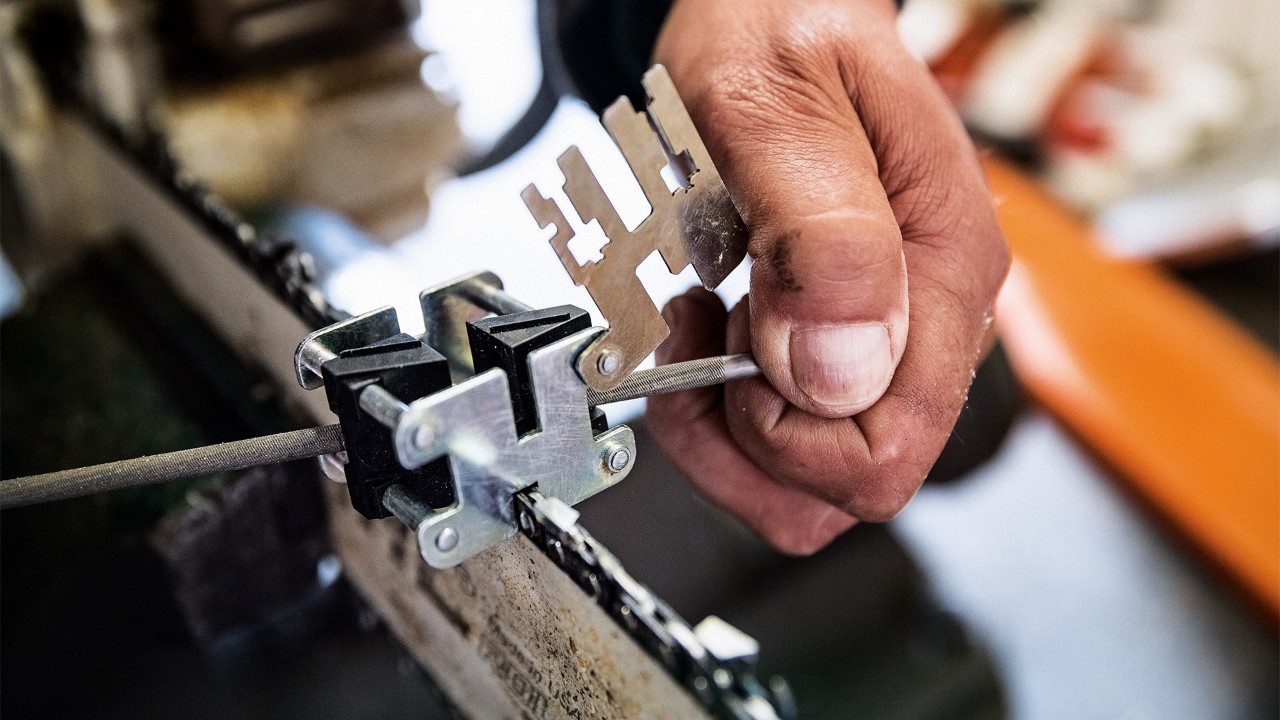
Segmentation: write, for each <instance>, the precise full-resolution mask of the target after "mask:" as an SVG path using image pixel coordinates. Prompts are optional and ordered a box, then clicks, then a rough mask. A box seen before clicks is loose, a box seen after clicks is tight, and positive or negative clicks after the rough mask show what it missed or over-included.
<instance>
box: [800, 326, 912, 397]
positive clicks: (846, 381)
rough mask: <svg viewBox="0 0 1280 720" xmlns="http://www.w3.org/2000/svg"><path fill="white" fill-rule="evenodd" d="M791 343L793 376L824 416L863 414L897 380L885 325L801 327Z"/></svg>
mask: <svg viewBox="0 0 1280 720" xmlns="http://www.w3.org/2000/svg"><path fill="white" fill-rule="evenodd" d="M788 346H789V352H790V360H791V376H792V379H793V380H794V381H795V384H796V387H797V388H798V389H799V390H800V392H802V393H804V394H805V396H806V397H807V398H808V400H809V404H810V406H811V408H810V409H811V410H812V411H813V412H814V413H815V414H818V415H823V416H826V417H848V416H850V415H855V414H857V413H860V412H862V411H863V410H866V409H867V408H869V407H871V406H872V405H873V404H875V402H876V401H877V400H879V399H880V397H881V396H882V395H884V393H885V390H887V389H888V388H889V381H890V380H892V379H893V371H894V367H895V365H896V363H895V362H894V357H893V348H892V343H891V342H890V339H889V329H888V327H887V326H886V325H885V324H884V323H877V322H870V323H854V324H850V325H820V326H816V327H801V328H795V329H793V330H792V331H791V338H790V340H789V343H788Z"/></svg>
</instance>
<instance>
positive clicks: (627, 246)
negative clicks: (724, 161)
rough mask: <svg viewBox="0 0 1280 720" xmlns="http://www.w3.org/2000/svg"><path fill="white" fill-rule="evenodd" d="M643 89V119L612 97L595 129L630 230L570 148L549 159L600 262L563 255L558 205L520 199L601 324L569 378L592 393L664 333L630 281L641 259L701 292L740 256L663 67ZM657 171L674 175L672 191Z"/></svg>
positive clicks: (740, 236)
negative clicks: (626, 169)
mask: <svg viewBox="0 0 1280 720" xmlns="http://www.w3.org/2000/svg"><path fill="white" fill-rule="evenodd" d="M644 87H645V89H646V91H647V92H648V95H649V102H648V104H647V106H646V109H645V111H644V112H637V111H636V110H635V109H634V108H632V106H631V103H630V102H629V101H628V100H627V99H626V98H618V100H617V101H615V102H614V103H613V104H612V105H610V106H609V108H608V109H607V110H605V113H604V126H605V128H606V129H607V130H608V131H609V135H610V136H611V137H612V138H613V141H614V143H615V144H617V146H618V148H619V149H620V150H621V151H622V155H623V157H625V158H626V161H627V164H628V165H629V166H630V167H631V172H632V173H633V174H634V175H635V178H636V181H637V182H638V183H639V184H640V188H641V189H642V190H643V191H644V194H645V197H646V198H647V199H648V201H649V205H650V208H651V212H650V213H649V216H648V217H647V218H645V220H644V221H643V222H641V223H640V225H638V226H637V227H636V229H635V230H627V227H626V225H625V224H624V223H623V222H622V218H621V217H619V216H618V212H617V210H616V209H615V208H614V207H613V205H612V204H611V203H610V202H609V198H608V196H607V195H605V192H604V190H603V188H601V186H600V182H599V180H597V179H596V176H595V175H594V174H593V173H592V172H591V168H590V167H588V166H587V163H586V160H585V159H583V157H582V153H581V152H580V151H579V150H578V148H577V146H573V147H570V148H569V149H568V150H566V151H565V152H564V154H562V155H561V156H560V159H559V165H560V168H561V170H562V171H563V172H564V177H565V183H564V190H565V194H566V195H568V197H569V200H570V202H571V203H572V204H573V207H574V209H575V210H576V211H577V213H578V217H579V218H580V219H581V220H582V222H584V223H589V222H591V221H592V220H598V221H599V223H600V227H601V228H602V229H603V230H604V234H605V236H606V237H607V238H608V242H607V243H605V245H604V248H603V250H602V251H603V253H604V257H603V258H602V259H600V260H597V261H591V262H588V263H586V264H585V265H583V264H580V263H579V262H578V260H577V259H576V258H575V257H574V256H573V253H572V252H571V251H570V250H569V241H570V240H572V239H573V236H574V232H573V229H572V228H571V227H570V226H569V223H568V222H567V221H566V219H565V215H564V212H563V211H562V210H561V208H560V206H559V205H557V204H556V203H555V201H553V200H551V199H549V198H547V197H544V196H543V195H542V194H541V193H540V192H538V189H537V188H536V187H534V186H533V185H529V186H528V187H526V188H525V189H524V192H523V193H522V194H521V197H522V198H524V202H525V205H527V206H528V208H529V212H531V213H532V214H533V217H534V219H535V220H537V221H538V225H539V226H540V227H543V228H546V227H548V226H551V225H554V226H555V228H556V230H555V234H554V235H553V236H552V237H551V246H552V248H554V249H555V252H556V254H557V255H558V256H559V258H560V262H561V263H562V264H563V265H564V267H565V269H566V270H567V271H568V272H569V275H570V277H572V278H573V282H574V283H575V284H577V285H582V286H584V287H586V289H587V291H588V292H589V293H591V298H592V299H593V300H595V303H596V306H597V307H599V308H600V312H601V313H602V314H603V315H604V316H605V318H606V319H607V320H608V321H609V329H608V330H607V331H606V332H605V333H604V334H603V335H602V336H601V337H600V338H599V339H597V340H596V341H595V342H594V343H593V344H592V345H591V346H590V347H588V348H587V349H586V351H585V352H583V353H582V355H581V356H580V357H579V359H578V371H579V372H580V373H581V374H582V377H583V378H584V379H585V380H586V383H587V385H589V386H591V388H592V389H593V390H597V391H605V390H610V389H612V388H613V387H614V386H616V385H617V384H618V383H620V382H622V380H623V379H624V378H626V377H627V376H628V375H629V374H630V373H631V371H632V370H634V369H635V368H636V366H638V365H639V364H640V363H641V361H643V360H644V359H645V358H646V357H648V355H649V353H651V352H653V350H654V349H655V348H657V347H658V345H659V344H661V343H662V341H663V340H664V339H665V338H666V337H667V335H668V334H669V333H670V329H669V328H668V327H667V324H666V322H665V321H663V319H662V315H661V314H659V312H658V308H657V307H656V306H655V305H654V304H653V301H652V300H651V299H649V295H648V293H647V292H646V291H645V289H644V286H643V285H642V284H641V283H640V279H639V278H638V277H637V276H636V268H637V267H639V266H640V264H641V263H642V262H644V260H645V258H647V257H649V255H651V254H652V253H653V252H654V251H655V250H657V251H658V253H660V254H661V255H662V259H663V260H664V261H665V262H666V264H667V269H668V270H670V271H671V272H672V273H673V274H678V273H680V272H681V271H683V270H684V269H685V268H686V267H688V266H689V264H691V263H692V264H693V267H694V270H695V271H696V272H697V273H698V278H699V279H700V280H702V284H703V285H704V286H706V287H707V288H708V289H714V288H715V287H716V286H717V285H719V284H720V282H721V281H722V280H724V278H725V277H726V276H727V275H728V274H729V273H730V272H732V271H733V269H734V268H735V267H737V266H738V264H739V263H740V262H741V261H742V259H743V257H745V255H746V240H747V233H746V226H745V224H744V223H743V221H742V217H741V216H740V215H739V214H738V211H737V209H736V208H734V206H733V201H732V200H731V199H730V198H729V193H728V191H727V190H726V189H725V186H724V181H723V180H721V178H720V173H719V172H718V171H717V170H716V167H715V164H714V163H712V162H711V157H710V156H709V155H708V154H707V149H706V147H705V146H704V145H703V144H702V139H701V138H700V137H699V136H698V131H697V129H696V128H694V126H693V120H692V119H691V118H690V117H689V113H688V111H686V110H685V107H684V104H683V103H682V102H681V101H680V96H679V95H678V94H677V93H676V90H675V86H674V85H673V84H672V82H671V77H670V76H669V75H668V74H667V71H666V69H665V68H664V67H662V66H661V65H655V66H654V67H653V68H651V69H650V70H649V71H648V72H647V73H645V76H644ZM664 168H670V169H671V170H673V171H674V173H675V176H676V180H677V184H678V187H677V188H675V190H674V191H673V190H672V189H671V188H670V187H668V185H667V181H666V179H665V178H663V175H662V171H663V169H664Z"/></svg>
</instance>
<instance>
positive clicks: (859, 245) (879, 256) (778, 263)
mask: <svg viewBox="0 0 1280 720" xmlns="http://www.w3.org/2000/svg"><path fill="white" fill-rule="evenodd" d="M797 57H798V58H799V59H797ZM825 57H827V55H826V54H823V53H813V54H812V55H811V56H809V55H804V54H798V55H792V56H791V60H790V61H789V62H790V65H789V66H788V67H786V68H784V69H781V70H779V69H777V68H776V67H774V66H773V65H771V63H770V62H769V61H763V62H759V63H757V64H755V65H753V66H751V67H750V68H749V69H747V70H743V71H740V72H736V73H732V74H731V75H729V76H727V77H729V80H726V79H725V78H726V76H720V77H719V78H717V79H716V81H715V82H706V81H705V80H704V81H702V82H699V81H698V79H696V78H693V77H691V78H690V81H689V82H688V83H686V84H685V85H678V86H679V87H682V90H683V88H684V87H690V88H691V90H692V97H691V98H690V103H689V105H690V112H691V114H692V116H693V118H694V120H695V122H698V124H699V126H700V127H703V128H706V129H707V130H709V131H712V132H708V133H706V135H705V137H706V141H707V145H708V150H709V152H710V153H711V154H712V157H713V158H714V159H715V161H716V165H717V167H718V168H719V170H720V173H721V175H722V176H723V177H724V178H725V182H726V185H727V186H728V187H729V189H730V192H731V193H732V194H733V197H734V200H735V203H736V204H737V206H738V208H739V209H740V210H741V211H742V214H743V217H744V219H745V220H746V222H747V227H748V229H749V231H750V244H749V246H748V251H749V253H750V254H751V256H752V258H753V259H754V261H755V262H754V265H753V266H752V270H751V338H752V350H753V352H754V353H755V357H756V361H757V362H758V363H759V365H760V367H761V369H762V370H763V371H764V374H765V375H766V376H767V377H768V379H769V381H770V382H771V383H772V384H773V386H774V387H775V388H776V389H777V390H778V391H779V392H780V393H781V394H782V395H783V396H784V397H786V398H787V400H789V401H790V402H791V403H793V404H795V405H797V406H799V407H800V408H801V409H803V410H806V411H808V412H810V413H813V414H817V415H822V416H825V417H846V416H849V415H853V414H856V413H859V412H861V411H863V410H865V409H866V408H868V407H870V406H871V405H872V404H874V403H875V402H876V401H877V400H879V398H880V397H881V396H882V395H883V394H884V392H885V390H886V389H887V388H888V386H889V382H890V380H892V378H893V373H894V370H895V368H896V367H897V365H898V361H899V360H900V359H901V357H902V353H903V350H904V348H905V347H906V339H907V321H908V313H907V275H906V263H905V259H904V256H903V245H902V235H901V232H900V230H899V226H898V222H897V220H896V219H895V217H894V213H893V209H892V208H891V207H890V204H889V200H888V198H887V196H886V194H885V190H884V188H883V186H882V185H881V182H880V179H879V173H878V165H877V161H876V157H875V154H874V153H873V151H872V149H871V144H870V142H869V140H868V138H867V134H866V132H865V130H864V129H863V125H862V122H861V121H860V119H859V117H858V113H857V112H856V110H855V107H854V104H853V102H852V101H851V100H850V98H849V95H848V94H847V91H846V88H845V86H844V83H843V82H842V81H841V79H840V77H841V76H840V73H839V71H838V69H837V68H835V67H830V68H828V67H826V66H825V65H824V62H825V61H824V60H823V58H825ZM809 58H812V59H809ZM784 70H785V72H783V71H784ZM676 80H677V82H679V81H680V78H676Z"/></svg>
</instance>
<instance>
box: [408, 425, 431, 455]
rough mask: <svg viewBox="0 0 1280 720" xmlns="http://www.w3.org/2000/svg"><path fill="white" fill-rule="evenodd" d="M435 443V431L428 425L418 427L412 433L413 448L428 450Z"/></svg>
mask: <svg viewBox="0 0 1280 720" xmlns="http://www.w3.org/2000/svg"><path fill="white" fill-rule="evenodd" d="M435 441H436V430H435V428H433V427H431V426H430V425H419V426H418V429H417V430H415V431H414V432H413V446H414V447H415V448H417V449H419V450H428V449H430V448H431V446H432V444H434V443H435Z"/></svg>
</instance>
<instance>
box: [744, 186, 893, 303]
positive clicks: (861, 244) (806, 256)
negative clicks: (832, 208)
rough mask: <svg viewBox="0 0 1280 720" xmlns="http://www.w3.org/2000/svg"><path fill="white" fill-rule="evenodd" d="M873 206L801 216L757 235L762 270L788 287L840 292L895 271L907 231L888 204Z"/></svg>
mask: <svg viewBox="0 0 1280 720" xmlns="http://www.w3.org/2000/svg"><path fill="white" fill-rule="evenodd" d="M875 202H876V201H874V200H873V201H872V203H875ZM880 203H881V204H882V203H883V201H880ZM871 207H872V209H871V210H859V209H856V208H849V209H847V210H843V211H841V212H839V213H831V214H826V215H823V216H821V217H810V218H798V219H797V220H795V221H793V223H791V225H790V226H789V227H785V228H780V229H778V230H776V231H774V232H771V233H768V234H767V235H766V234H760V235H759V236H757V237H755V238H753V239H752V243H753V245H752V247H751V248H749V249H750V250H751V251H752V255H753V257H754V258H755V260H756V262H757V263H758V264H759V265H760V268H761V271H762V272H767V273H768V274H769V275H771V276H772V277H773V279H774V280H775V282H777V283H778V284H779V285H781V286H782V287H783V288H784V289H788V290H795V291H802V290H817V291H826V290H832V291H836V292H839V291H841V290H843V289H844V287H845V286H848V285H850V284H854V285H858V284H861V283H864V282H866V281H868V280H876V281H877V282H878V281H881V280H883V279H884V278H890V277H893V276H894V275H895V274H896V273H898V272H900V270H901V268H902V264H903V256H902V237H901V234H900V231H899V229H898V225H897V222H896V221H895V220H894V219H893V215H892V212H891V211H890V210H889V208H888V207H887V205H886V206H885V207H883V208H875V207H874V205H871ZM881 210H882V211H881Z"/></svg>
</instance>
